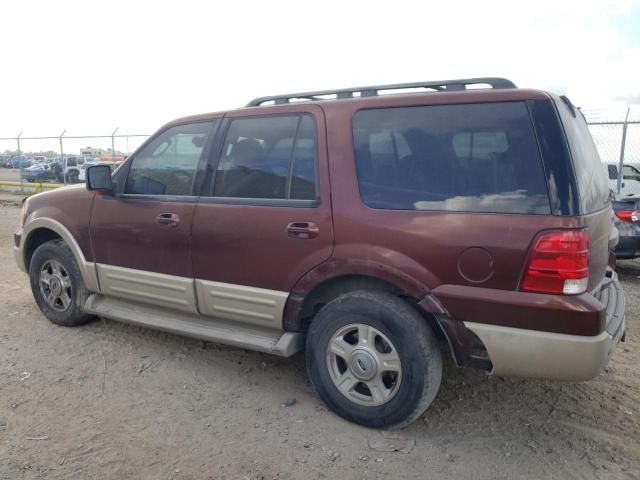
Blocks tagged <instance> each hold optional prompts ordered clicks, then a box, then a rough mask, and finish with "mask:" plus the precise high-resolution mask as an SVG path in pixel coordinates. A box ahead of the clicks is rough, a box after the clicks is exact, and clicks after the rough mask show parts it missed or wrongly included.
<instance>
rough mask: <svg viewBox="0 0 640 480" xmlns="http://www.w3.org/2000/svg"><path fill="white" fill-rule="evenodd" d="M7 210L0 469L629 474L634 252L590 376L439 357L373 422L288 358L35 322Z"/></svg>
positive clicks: (635, 387)
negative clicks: (438, 371) (616, 329)
mask: <svg viewBox="0 0 640 480" xmlns="http://www.w3.org/2000/svg"><path fill="white" fill-rule="evenodd" d="M18 218H19V209H18V208H16V207H12V206H2V205H0V265H1V267H0V271H1V272H2V275H1V276H0V479H3V480H4V479H7V480H8V479H10V480H14V479H31V478H37V479H39V478H48V479H67V478H68V479H77V478H80V479H92V478H113V479H125V478H135V479H146V478H149V479H200V478H215V479H218V478H220V479H311V478H313V479H316V478H327V479H360V478H394V479H400V478H427V479H440V478H442V479H444V478H447V479H452V478H473V479H474V480H481V479H517V478H535V479H545V478H561V479H583V478H599V479H611V478H623V479H632V478H634V479H635V478H640V375H638V367H639V365H640V351H639V350H638V346H639V343H640V312H639V307H640V300H639V299H640V296H639V293H640V262H622V263H621V265H620V275H621V278H622V279H623V282H624V288H625V291H626V293H627V312H626V314H627V321H628V334H627V341H626V343H624V344H621V345H620V346H619V348H618V350H617V351H616V353H615V355H614V357H613V360H612V362H611V363H610V365H609V367H608V368H607V370H606V372H604V373H603V374H602V375H600V376H599V377H598V378H597V379H595V380H593V381H591V382H587V383H579V384H563V383H553V382H542V381H527V380H519V379H505V378H497V377H490V376H486V375H484V374H483V373H481V372H478V371H474V370H459V369H457V368H455V366H453V365H452V364H451V363H449V364H448V365H447V367H446V370H445V374H444V380H443V384H442V387H441V389H440V393H439V394H438V396H437V398H436V400H435V402H434V403H433V405H432V406H431V408H430V409H429V410H428V411H427V413H426V414H425V415H424V416H423V418H421V419H420V420H419V421H417V422H416V423H414V424H413V425H411V426H409V427H407V428H405V429H403V430H401V431H395V432H384V431H376V430H369V429H366V428H362V427H359V426H356V425H352V424H350V423H347V422H345V421H343V420H342V419H340V418H339V417H337V416H336V415H334V414H332V413H331V412H330V411H328V410H327V408H326V407H325V406H324V405H323V404H322V402H321V401H320V399H319V398H318V396H317V395H316V394H315V393H314V391H313V389H312V387H311V385H310V383H309V381H308V380H307V376H306V372H305V366H304V361H303V358H302V356H301V355H298V356H296V357H294V358H293V359H280V358H277V357H272V356H269V355H264V354H259V353H254V352H248V351H244V350H239V349H234V348H228V347H224V346H219V345H214V344H210V343H204V342H201V341H195V340H190V339H186V338H182V337H179V336H175V335H169V334H164V333H159V332H155V331H152V330H149V329H144V328H138V327H133V326H129V325H124V324H120V323H116V322H112V321H96V322H94V323H92V324H90V325H87V326H84V327H81V328H76V329H65V328H62V327H58V326H55V325H53V324H51V323H49V322H48V321H47V320H45V318H44V317H43V316H42V315H41V314H40V312H39V310H38V308H37V307H36V305H35V303H34V301H33V298H32V296H31V292H30V291H29V287H28V281H27V277H26V276H25V275H23V274H22V273H20V272H19V270H18V268H17V267H16V266H15V263H14V260H13V256H12V252H11V244H12V238H11V234H12V233H13V231H14V229H15V227H16V225H17V223H18ZM294 400H295V403H294ZM394 448H395V449H397V450H400V451H384V450H393V449H394Z"/></svg>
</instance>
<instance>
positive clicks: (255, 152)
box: [213, 115, 317, 200]
mask: <svg viewBox="0 0 640 480" xmlns="http://www.w3.org/2000/svg"><path fill="white" fill-rule="evenodd" d="M316 152H317V145H316V131H315V124H314V121H313V119H312V118H311V117H310V116H308V115H289V116H276V117H261V118H257V117H254V118H238V119H234V120H232V121H231V124H230V125H229V129H228V131H227V134H226V136H225V140H224V143H223V147H222V155H221V157H220V161H219V163H218V169H217V172H216V176H215V183H214V190H213V195H214V196H217V197H235V198H265V199H298V200H300V199H302V200H312V199H315V198H316V181H315V179H316V171H315V169H316Z"/></svg>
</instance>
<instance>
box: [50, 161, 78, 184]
mask: <svg viewBox="0 0 640 480" xmlns="http://www.w3.org/2000/svg"><path fill="white" fill-rule="evenodd" d="M54 164H55V165H54ZM84 165H85V159H84V157H75V156H70V157H56V158H55V159H54V160H53V162H52V169H53V172H54V176H55V178H56V180H57V181H58V182H60V183H78V182H83V181H84V179H85V177H84V171H85V170H84V168H85V167H84Z"/></svg>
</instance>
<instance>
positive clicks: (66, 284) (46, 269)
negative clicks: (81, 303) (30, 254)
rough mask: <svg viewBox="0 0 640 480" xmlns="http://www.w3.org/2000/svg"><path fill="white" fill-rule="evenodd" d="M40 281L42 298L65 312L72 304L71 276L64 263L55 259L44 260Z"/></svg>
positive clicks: (56, 308)
mask: <svg viewBox="0 0 640 480" xmlns="http://www.w3.org/2000/svg"><path fill="white" fill-rule="evenodd" d="M39 283H40V293H41V294H42V298H43V299H44V301H45V302H47V304H49V306H50V307H52V308H53V309H54V310H57V311H58V312H64V311H65V310H67V309H68V308H69V307H70V306H71V304H72V298H73V297H72V291H71V277H70V276H69V272H68V271H67V269H66V268H65V266H64V265H63V264H62V263H60V262H59V261H57V260H54V259H51V260H47V261H46V262H44V264H43V265H42V268H41V269H40V282H39Z"/></svg>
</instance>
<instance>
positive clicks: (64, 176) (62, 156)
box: [58, 130, 67, 185]
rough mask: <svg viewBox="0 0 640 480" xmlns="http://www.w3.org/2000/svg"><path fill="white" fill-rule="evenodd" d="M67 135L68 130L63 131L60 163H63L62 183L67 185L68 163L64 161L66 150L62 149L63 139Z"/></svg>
mask: <svg viewBox="0 0 640 480" xmlns="http://www.w3.org/2000/svg"><path fill="white" fill-rule="evenodd" d="M65 133H67V131H66V130H63V131H62V133H61V134H60V136H59V137H58V138H59V139H60V161H61V163H62V183H64V184H65V185H66V184H67V161H66V160H65V159H64V148H62V137H63V136H64V134H65Z"/></svg>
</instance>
